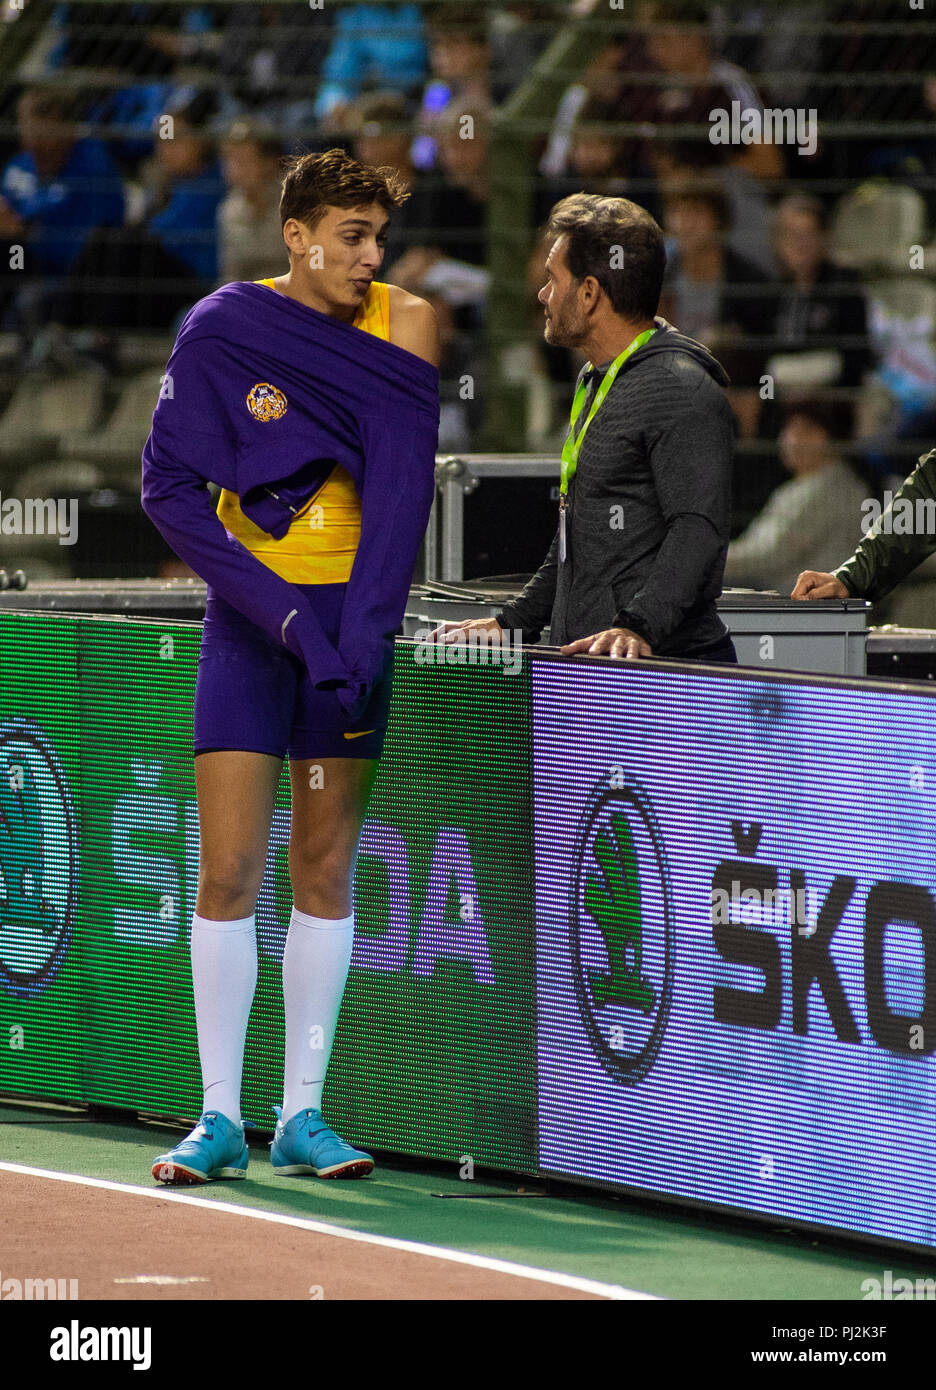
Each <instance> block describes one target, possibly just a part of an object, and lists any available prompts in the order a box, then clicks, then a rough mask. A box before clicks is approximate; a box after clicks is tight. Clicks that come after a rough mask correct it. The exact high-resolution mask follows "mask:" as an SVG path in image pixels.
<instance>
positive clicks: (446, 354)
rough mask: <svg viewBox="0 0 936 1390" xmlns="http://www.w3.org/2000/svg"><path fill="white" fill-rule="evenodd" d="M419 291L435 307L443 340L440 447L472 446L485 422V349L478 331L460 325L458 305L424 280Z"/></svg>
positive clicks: (440, 371) (418, 287) (459, 447)
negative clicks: (424, 282)
mask: <svg viewBox="0 0 936 1390" xmlns="http://www.w3.org/2000/svg"><path fill="white" fill-rule="evenodd" d="M416 293H418V294H420V295H422V296H424V297H425V298H426V299H428V301H429V303H430V304H431V305H432V307H433V309H434V310H435V314H436V319H437V321H438V324H439V340H440V342H441V344H442V360H441V362H440V363H439V399H440V411H439V449H440V450H443V451H445V450H448V449H452V450H455V449H470V448H471V447H472V445H473V444H474V442H475V439H476V438H477V433H478V431H479V430H480V429H481V428H482V426H483V424H484V372H485V362H484V354H483V351H482V350H481V349H480V348H479V345H478V342H477V335H474V334H471V333H470V332H465V331H464V330H463V329H460V328H459V322H458V321H459V315H458V311H457V309H456V308H455V307H454V306H453V305H452V304H450V303H449V301H448V300H447V299H446V298H445V296H444V295H442V294H439V293H437V292H436V291H434V290H432V289H431V288H429V287H428V286H427V285H425V284H419V285H418V286H417V290H416Z"/></svg>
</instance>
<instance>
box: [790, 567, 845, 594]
mask: <svg viewBox="0 0 936 1390" xmlns="http://www.w3.org/2000/svg"><path fill="white" fill-rule="evenodd" d="M790 598H805V599H814V598H851V594H850V593H849V592H848V590H847V589H846V588H845V585H844V584H843V583H842V581H841V579H836V577H835V575H834V574H823V573H822V572H821V571H820V570H804V571H803V573H802V574H801V575H800V577H799V579H797V581H796V587H795V588H794V590H793V592H792V594H791V595H790Z"/></svg>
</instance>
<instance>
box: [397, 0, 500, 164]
mask: <svg viewBox="0 0 936 1390" xmlns="http://www.w3.org/2000/svg"><path fill="white" fill-rule="evenodd" d="M426 31H427V34H428V38H429V66H430V71H431V74H432V75H431V77H430V79H429V82H428V83H427V85H426V88H425V90H424V91H423V95H422V100H421V102H420V105H419V115H418V117H417V131H418V133H417V135H416V138H415V139H414V141H413V149H412V154H411V158H412V161H413V164H414V166H415V167H416V168H417V169H432V168H434V167H435V165H436V162H437V148H436V135H437V131H438V126H439V121H440V119H441V117H442V116H443V115H444V114H445V113H446V112H450V111H454V110H456V109H457V110H459V111H466V110H468V109H471V110H475V111H484V110H487V108H488V106H489V104H490V61H491V55H490V49H489V47H488V38H487V19H486V16H485V14H484V11H483V10H481V9H479V8H478V6H477V5H471V4H460V3H459V2H458V0H443V3H442V4H439V5H437V6H436V7H435V9H434V10H432V11H431V12H430V14H429V17H428V19H427V21H426Z"/></svg>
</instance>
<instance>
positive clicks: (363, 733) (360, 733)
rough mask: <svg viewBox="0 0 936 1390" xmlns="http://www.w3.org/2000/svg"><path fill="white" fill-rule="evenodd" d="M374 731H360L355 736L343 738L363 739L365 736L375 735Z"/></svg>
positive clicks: (349, 735)
mask: <svg viewBox="0 0 936 1390" xmlns="http://www.w3.org/2000/svg"><path fill="white" fill-rule="evenodd" d="M376 732H377V730H376V729H361V730H360V731H359V732H358V733H356V734H345V738H363V737H364V735H365V734H376Z"/></svg>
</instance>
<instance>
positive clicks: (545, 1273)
mask: <svg viewBox="0 0 936 1390" xmlns="http://www.w3.org/2000/svg"><path fill="white" fill-rule="evenodd" d="M0 1172H4V1173H22V1174H24V1175H26V1176H29V1177H34V1178H49V1179H50V1180H52V1181H53V1182H72V1183H77V1184H78V1185H79V1186H80V1187H99V1188H101V1189H103V1190H104V1191H105V1192H127V1193H131V1194H132V1195H133V1196H135V1197H155V1198H157V1199H158V1200H159V1201H162V1202H180V1203H183V1204H184V1205H185V1206H190V1207H204V1208H205V1210H206V1211H223V1212H227V1213H228V1214H229V1215H230V1216H246V1217H249V1218H250V1219H251V1220H254V1221H270V1222H272V1223H273V1224H274V1225H278V1226H293V1227H296V1228H297V1229H299V1230H300V1231H315V1232H317V1233H318V1234H319V1235H323V1236H334V1237H336V1238H337V1239H338V1240H357V1241H363V1242H364V1243H365V1244H366V1245H382V1246H384V1248H385V1249H388V1250H407V1251H409V1253H410V1254H413V1255H429V1256H430V1257H431V1258H432V1259H435V1260H448V1261H450V1262H451V1263H452V1264H460V1265H471V1266H472V1267H473V1268H474V1269H488V1270H491V1271H492V1272H493V1273H495V1274H513V1275H515V1276H516V1277H517V1278H518V1279H535V1280H538V1281H539V1282H540V1283H542V1284H558V1285H559V1286H560V1287H561V1288H566V1289H577V1290H579V1291H580V1292H581V1293H592V1294H596V1295H598V1296H599V1297H600V1298H610V1299H655V1298H656V1297H657V1295H656V1294H652V1293H641V1292H639V1291H638V1290H636V1289H625V1288H624V1287H623V1286H622V1285H620V1284H602V1283H601V1282H600V1281H599V1280H597V1279H582V1278H579V1276H578V1275H576V1274H559V1273H557V1272H556V1271H555V1270H551V1269H536V1268H534V1267H533V1266H531V1265H521V1264H515V1263H514V1262H513V1261H512V1260H497V1259H493V1258H491V1257H490V1256H488V1255H475V1254H472V1253H471V1252H469V1251H467V1250H449V1249H447V1248H446V1247H444V1246H437V1245H424V1244H422V1242H420V1241H415V1240H397V1239H396V1238H395V1237H393V1236H377V1235H372V1234H370V1233H369V1232H366V1231H349V1230H346V1229H345V1228H343V1227H341V1226H329V1225H327V1224H326V1223H325V1222H324V1221H309V1220H307V1219H306V1218H305V1217H302V1216H284V1215H283V1214H282V1213H281V1212H274V1211H257V1210H255V1209H254V1208H253V1207H241V1206H237V1205H236V1204H235V1203H233V1202H216V1201H214V1200H213V1199H212V1198H209V1197H191V1196H189V1195H188V1194H187V1193H183V1192H176V1191H174V1190H173V1189H172V1188H166V1187H135V1186H133V1185H132V1184H131V1183H121V1182H109V1181H108V1180H107V1179H105V1178H86V1177H84V1176H83V1175H82V1174H80V1173H54V1172H51V1171H50V1170H49V1169H47V1168H29V1167H27V1166H26V1165H25V1164H21V1163H2V1162H0Z"/></svg>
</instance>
